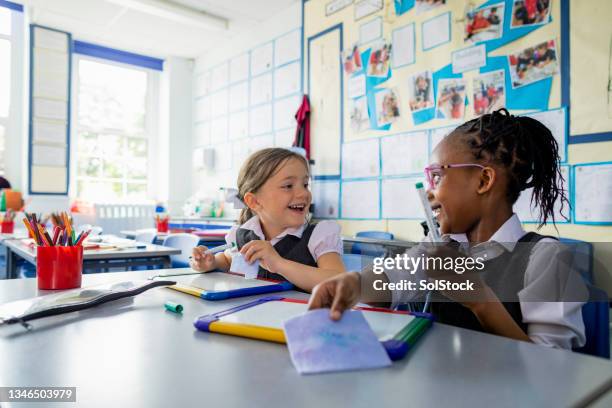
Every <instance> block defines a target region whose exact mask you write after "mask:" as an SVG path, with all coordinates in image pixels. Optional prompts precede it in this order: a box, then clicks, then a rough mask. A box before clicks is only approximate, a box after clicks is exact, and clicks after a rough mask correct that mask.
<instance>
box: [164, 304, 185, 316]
mask: <svg viewBox="0 0 612 408" xmlns="http://www.w3.org/2000/svg"><path fill="white" fill-rule="evenodd" d="M164 307H165V308H166V310H168V311H170V312H174V313H183V306H182V305H179V304H178V303H175V302H171V301H167V302H166V303H165V304H164Z"/></svg>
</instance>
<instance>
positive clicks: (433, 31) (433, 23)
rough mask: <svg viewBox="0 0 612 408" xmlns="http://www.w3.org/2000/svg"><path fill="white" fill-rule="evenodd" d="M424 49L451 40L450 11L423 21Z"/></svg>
mask: <svg viewBox="0 0 612 408" xmlns="http://www.w3.org/2000/svg"><path fill="white" fill-rule="evenodd" d="M422 27H423V49H424V50H428V49H430V48H433V47H436V46H438V45H441V44H444V43H447V42H449V41H450V13H444V14H441V15H439V16H437V17H434V18H432V19H431V20H429V21H426V22H424V23H423V26H422Z"/></svg>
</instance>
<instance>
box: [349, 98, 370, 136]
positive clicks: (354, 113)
mask: <svg viewBox="0 0 612 408" xmlns="http://www.w3.org/2000/svg"><path fill="white" fill-rule="evenodd" d="M349 120H350V126H351V130H352V131H353V132H354V133H360V132H363V131H364V130H367V129H369V128H370V115H369V113H368V100H367V98H366V97H365V96H364V97H361V98H357V99H351V100H349Z"/></svg>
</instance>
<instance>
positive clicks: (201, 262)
mask: <svg viewBox="0 0 612 408" xmlns="http://www.w3.org/2000/svg"><path fill="white" fill-rule="evenodd" d="M207 250H208V248H206V247H205V246H197V247H195V248H193V250H192V251H191V260H190V261H189V266H191V269H194V270H196V271H198V272H208V271H211V270H213V269H215V256H214V255H213V254H207V253H206V251H207Z"/></svg>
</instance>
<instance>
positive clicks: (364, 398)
mask: <svg viewBox="0 0 612 408" xmlns="http://www.w3.org/2000/svg"><path fill="white" fill-rule="evenodd" d="M160 272H161V271H159V270H157V271H146V272H145V274H147V275H148V276H150V275H154V274H158V273H160ZM166 273H168V272H166ZM142 276H143V274H142V273H135V272H123V273H107V274H96V275H86V276H84V277H83V284H84V285H93V284H100V283H106V282H118V281H122V280H130V279H141V278H142ZM38 294H39V292H38V291H37V289H36V280H34V279H19V280H9V281H2V282H0V302H6V301H13V300H19V299H24V298H28V297H33V296H37V295H38ZM286 294H287V296H291V297H301V298H304V297H305V296H306V295H305V294H303V293H298V292H287V293H286ZM251 299H253V298H242V299H231V300H227V301H222V302H206V301H203V300H200V299H198V298H196V297H193V296H189V295H186V294H182V293H179V292H175V291H172V290H170V289H166V288H156V289H152V290H150V291H148V292H145V293H143V294H141V295H138V296H136V297H135V298H133V299H128V300H120V301H117V302H115V303H109V304H106V305H102V306H99V307H97V308H95V309H90V310H86V311H81V312H78V313H73V314H70V315H63V316H54V317H50V318H45V319H40V320H34V321H32V322H31V324H32V326H33V330H31V331H30V332H26V331H25V330H24V329H23V328H22V327H21V326H18V325H15V326H18V327H0V355H2V356H3V357H2V363H1V364H0V385H2V386H9V385H10V386H37V385H38V386H41V385H46V386H74V387H77V402H78V404H79V406H87V407H95V406H100V407H109V406H143V407H183V406H185V407H187V406H189V407H195V406H223V407H244V406H254V407H261V406H270V407H286V406H292V407H294V406H295V407H309V408H313V407H340V406H350V407H367V408H371V407H405V406H415V407H416V406H422V407H434V406H435V407H446V406H460V407H490V406H495V407H516V406H529V407H562V406H584V405H586V404H587V403H588V402H590V401H592V400H595V399H596V398H598V397H599V396H600V395H602V394H604V393H606V392H608V391H609V390H610V389H611V387H612V363H611V362H610V361H608V360H603V359H599V358H595V357H590V356H584V355H581V354H576V353H572V352H569V351H563V350H552V349H548V348H545V347H542V346H537V345H534V344H530V343H524V342H519V341H514V340H509V339H505V338H502V337H498V336H492V335H488V334H483V333H478V332H473V331H469V330H464V329H459V328H456V327H452V326H446V325H443V324H434V327H432V328H431V329H430V330H429V331H428V332H427V333H426V334H425V336H424V337H423V338H422V339H421V340H420V342H419V343H418V344H417V346H416V347H415V349H414V350H412V351H411V353H410V354H409V355H408V356H407V357H406V358H405V359H404V360H402V361H400V362H396V363H394V364H393V367H391V368H387V369H380V370H373V371H361V372H350V373H336V374H324V375H312V376H301V375H299V374H298V373H297V371H296V370H295V369H294V368H293V366H292V364H291V360H290V357H289V353H288V352H287V349H286V347H285V346H284V345H280V344H275V343H268V342H263V341H256V340H248V339H244V338H239V337H232V336H225V335H222V334H216V333H204V332H199V331H197V330H195V329H194V327H193V324H192V322H193V320H194V319H195V318H196V317H198V316H201V315H203V314H206V313H211V312H214V311H219V310H223V309H226V308H228V307H231V306H235V305H238V304H242V303H244V302H247V301H249V300H251ZM168 300H172V301H175V302H180V303H181V304H182V305H183V306H184V312H183V314H182V315H177V314H173V313H171V312H167V311H165V310H164V307H163V305H164V303H165V302H166V301H168ZM14 406H15V407H20V406H22V405H18V404H15V405H14ZM45 406H57V407H65V406H66V404H55V405H51V404H48V403H47V404H46V405H45Z"/></svg>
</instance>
